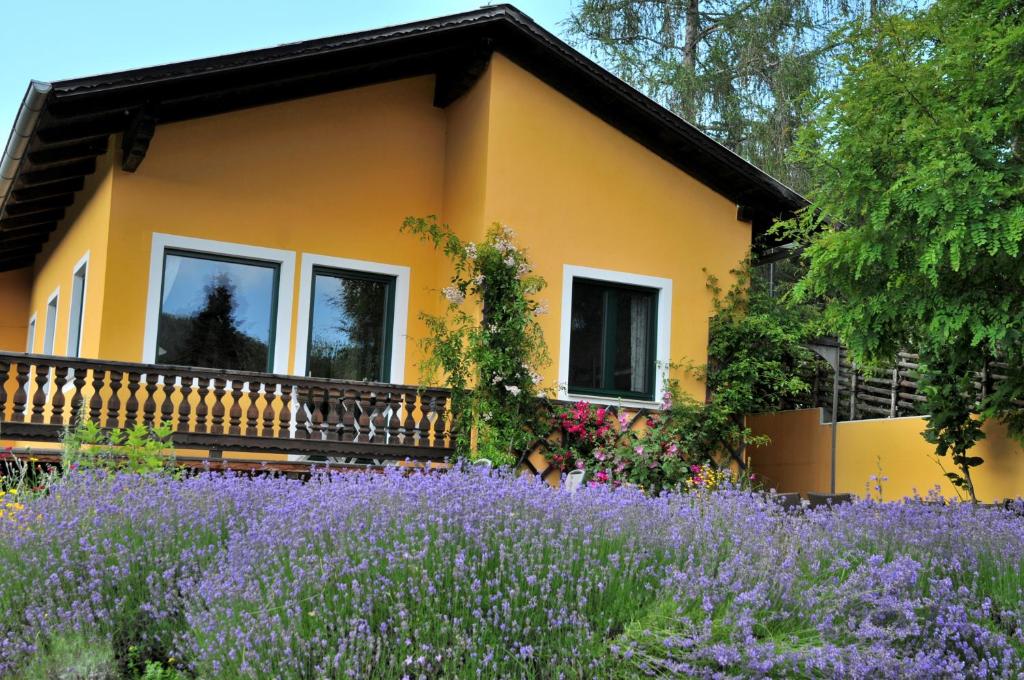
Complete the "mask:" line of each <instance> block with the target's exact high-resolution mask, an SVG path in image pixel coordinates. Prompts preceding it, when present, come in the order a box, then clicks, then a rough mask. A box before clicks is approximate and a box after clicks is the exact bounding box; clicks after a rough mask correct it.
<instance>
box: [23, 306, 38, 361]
mask: <svg viewBox="0 0 1024 680" xmlns="http://www.w3.org/2000/svg"><path fill="white" fill-rule="evenodd" d="M35 350H36V315H35V314H33V315H32V316H30V317H29V318H28V337H27V338H25V351H26V352H28V353H29V354H32V352H34V351H35Z"/></svg>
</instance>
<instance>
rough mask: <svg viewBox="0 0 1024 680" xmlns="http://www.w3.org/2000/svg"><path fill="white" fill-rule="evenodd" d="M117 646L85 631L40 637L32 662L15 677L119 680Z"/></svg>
mask: <svg viewBox="0 0 1024 680" xmlns="http://www.w3.org/2000/svg"><path fill="white" fill-rule="evenodd" d="M120 677H121V675H120V673H119V671H118V667H117V661H116V659H115V658H114V650H113V648H112V647H111V645H110V643H109V642H108V641H104V640H103V639H102V638H101V637H100V636H96V637H92V636H87V635H85V634H83V633H70V634H64V635H58V636H55V637H53V638H50V639H46V640H41V641H40V644H39V649H38V651H37V652H36V653H35V654H34V655H33V657H32V661H31V663H29V664H28V665H27V666H26V667H25V668H24V669H22V670H21V671H19V672H18V673H17V674H16V675H15V676H14V677H13V678H12V680H41V679H46V680H50V679H55V680H117V679H118V678H120Z"/></svg>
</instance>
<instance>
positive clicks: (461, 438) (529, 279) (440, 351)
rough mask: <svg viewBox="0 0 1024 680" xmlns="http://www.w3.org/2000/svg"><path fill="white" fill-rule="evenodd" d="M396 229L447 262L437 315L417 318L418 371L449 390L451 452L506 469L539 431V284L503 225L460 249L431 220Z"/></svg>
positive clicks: (543, 353)
mask: <svg viewBox="0 0 1024 680" xmlns="http://www.w3.org/2000/svg"><path fill="white" fill-rule="evenodd" d="M402 230H403V231H408V232H410V233H412V234H415V235H417V236H419V237H420V238H421V239H423V240H426V241H429V242H430V243H432V244H433V245H434V247H435V248H437V249H439V250H441V251H442V252H443V253H444V254H445V255H446V256H447V257H448V259H449V260H450V261H451V263H452V268H453V274H452V278H451V284H450V285H449V286H447V287H445V288H444V290H443V291H442V294H443V295H444V298H445V301H446V304H445V311H444V313H442V314H438V315H435V314H426V313H423V314H421V316H420V318H422V319H423V320H424V322H425V323H426V325H427V328H428V330H429V335H428V336H427V337H426V338H425V339H424V341H423V347H424V350H425V356H426V359H425V360H424V362H423V364H422V366H421V370H422V373H423V377H424V380H426V381H430V382H434V381H436V380H437V379H438V378H439V377H440V378H441V379H443V380H444V382H445V384H447V386H448V387H449V388H451V390H452V412H453V416H454V419H455V423H454V424H455V428H456V432H457V437H458V442H457V450H458V453H459V455H460V456H463V457H468V458H487V459H489V460H491V461H493V462H494V463H496V464H498V465H511V464H514V463H516V462H517V461H518V458H519V456H520V455H521V454H522V453H523V452H525V451H526V449H527V448H528V447H529V446H530V445H531V444H532V443H533V441H534V439H535V437H536V435H534V434H533V433H534V432H536V431H541V430H539V429H538V425H539V424H540V423H541V420H542V418H541V413H540V405H539V403H538V401H537V399H536V397H537V396H538V394H539V388H538V385H539V384H540V380H541V379H540V374H539V370H540V369H541V368H542V367H543V366H545V365H546V364H547V363H548V361H549V359H548V352H547V345H546V344H545V342H544V337H543V334H542V333H541V329H540V325H539V324H538V323H537V320H536V317H537V316H538V315H540V314H542V313H544V307H543V306H542V305H541V303H540V302H538V301H537V300H535V299H534V298H533V296H534V295H536V294H537V293H538V292H540V291H541V290H542V289H543V288H544V285H545V282H544V279H543V278H541V277H539V276H536V275H534V274H531V271H532V268H531V267H530V263H529V260H528V259H527V256H526V253H525V252H523V251H522V250H521V249H519V248H518V247H517V246H516V245H515V243H514V241H513V238H514V234H513V232H512V230H511V229H510V228H508V227H507V226H503V225H500V224H495V225H493V226H492V227H491V228H490V229H488V231H487V235H486V237H485V239H484V241H483V242H482V243H480V244H476V243H473V242H463V240H462V239H460V238H459V237H458V235H456V234H455V232H454V231H452V229H451V228H450V227H449V226H448V225H446V224H438V223H437V219H436V218H435V217H433V216H431V217H427V218H416V217H410V218H407V219H406V220H405V223H404V224H403V225H402ZM468 301H472V302H475V303H476V306H475V307H474V306H472V305H471V304H469V302H468ZM474 432H475V434H476V446H475V447H474V446H473V445H472V444H473V434H474Z"/></svg>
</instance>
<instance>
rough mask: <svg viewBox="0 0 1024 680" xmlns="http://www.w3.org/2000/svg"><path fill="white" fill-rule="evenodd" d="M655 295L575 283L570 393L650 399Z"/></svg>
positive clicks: (598, 283)
mask: <svg viewBox="0 0 1024 680" xmlns="http://www.w3.org/2000/svg"><path fill="white" fill-rule="evenodd" d="M657 310H658V291H657V290H653V289H650V288H639V287H635V286H624V285H617V284H609V283H604V282H601V281H593V280H589V279H573V284H572V316H571V321H570V323H571V326H570V335H569V385H568V387H569V391H570V392H571V393H574V394H593V395H597V396H610V397H624V398H630V399H644V400H652V399H654V389H655V385H654V381H655V368H656V366H655V346H656V344H655V343H656V335H657Z"/></svg>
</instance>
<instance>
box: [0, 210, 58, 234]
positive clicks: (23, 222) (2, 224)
mask: <svg viewBox="0 0 1024 680" xmlns="http://www.w3.org/2000/svg"><path fill="white" fill-rule="evenodd" d="M62 219H64V209H63V208H60V209H56V210H47V211H45V212H38V213H32V214H31V215H18V216H17V217H5V218H3V219H0V231H6V230H8V229H11V230H14V229H26V230H27V229H31V228H33V227H36V226H37V225H40V224H46V223H48V222H59V221H60V220H62Z"/></svg>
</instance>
